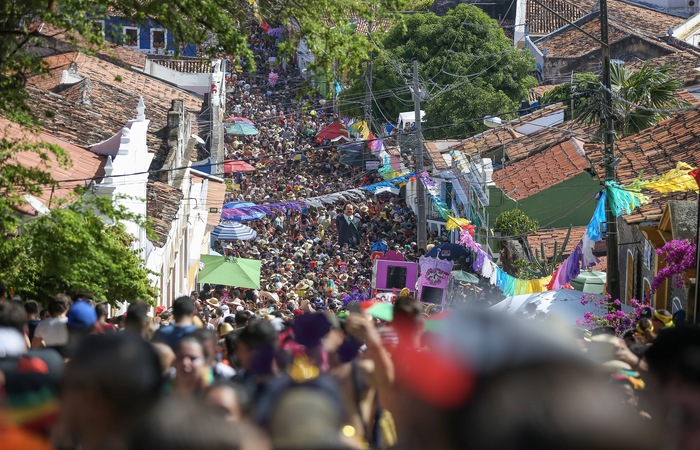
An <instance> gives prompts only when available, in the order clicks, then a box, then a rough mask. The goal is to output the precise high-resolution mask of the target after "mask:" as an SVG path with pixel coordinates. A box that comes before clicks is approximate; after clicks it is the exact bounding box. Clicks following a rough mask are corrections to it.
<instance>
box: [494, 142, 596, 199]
mask: <svg viewBox="0 0 700 450" xmlns="http://www.w3.org/2000/svg"><path fill="white" fill-rule="evenodd" d="M579 145H580V143H578V142H576V141H575V140H574V139H568V140H566V141H564V142H561V143H560V144H556V145H554V146H552V147H550V148H548V149H546V150H543V151H542V152H540V153H537V154H535V155H533V156H530V157H529V158H525V159H522V160H520V161H518V162H516V163H513V164H510V165H508V166H507V167H506V168H503V169H501V170H497V171H495V172H494V174H493V181H494V183H495V184H496V186H498V187H499V188H501V189H502V190H503V192H505V193H506V194H507V195H508V196H509V197H510V198H513V199H515V200H522V199H524V198H527V197H530V196H532V195H534V194H536V193H538V192H542V191H544V190H547V189H549V188H550V187H552V186H554V185H557V184H559V183H561V182H563V181H566V180H568V179H570V178H573V177H575V176H576V175H578V174H580V173H581V172H583V171H584V169H586V168H588V167H590V166H589V163H588V161H587V160H586V158H584V157H583V156H582V155H581V154H580V153H579V152H578V151H577V146H579ZM581 147H582V146H581Z"/></svg>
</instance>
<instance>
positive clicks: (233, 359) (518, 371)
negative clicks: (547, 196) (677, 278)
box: [0, 32, 700, 450]
mask: <svg viewBox="0 0 700 450" xmlns="http://www.w3.org/2000/svg"><path fill="white" fill-rule="evenodd" d="M276 39H277V38H276V37H275V36H273V35H269V34H267V33H264V32H259V33H256V34H254V35H253V37H252V39H251V46H252V48H253V49H254V50H255V54H256V62H257V69H256V71H254V72H251V71H249V70H246V64H244V63H242V62H239V63H235V64H231V65H230V66H231V68H232V72H231V74H230V76H229V86H230V92H229V94H230V98H229V100H228V104H229V107H230V108H231V111H229V113H230V114H231V115H232V116H237V117H242V118H245V119H249V120H250V121H252V122H253V123H254V124H255V126H256V127H258V129H259V130H260V134H258V135H255V136H245V137H242V136H231V137H230V138H229V140H228V142H227V151H228V157H230V158H231V159H239V160H244V161H249V162H251V164H253V165H254V166H255V167H256V170H255V171H254V172H249V173H244V174H235V175H234V177H235V183H234V184H235V185H236V187H235V189H234V190H233V191H232V192H230V193H229V199H228V200H229V201H234V200H244V201H252V202H255V203H275V202H282V201H289V200H292V199H303V198H308V197H312V196H318V195H322V194H328V193H334V192H339V191H342V190H345V189H348V188H353V187H358V186H361V185H365V184H370V183H373V182H375V181H378V180H380V177H379V175H378V174H376V173H374V174H373V173H366V172H359V171H356V170H353V169H351V168H349V167H346V166H343V165H341V164H340V163H339V162H338V153H337V150H336V149H335V148H334V147H333V146H332V145H329V144H328V143H325V145H323V144H322V145H318V143H314V141H313V136H314V135H315V134H316V133H317V132H318V131H319V129H321V128H322V127H323V126H325V125H327V124H328V123H330V122H332V121H333V120H336V118H335V117H333V116H332V114H329V113H328V110H327V109H326V108H325V107H324V105H322V104H321V103H319V102H317V101H316V100H317V99H314V98H308V97H307V98H301V97H295V95H296V93H297V92H298V91H297V89H298V87H297V81H298V80H297V79H295V77H294V75H293V72H292V71H291V70H292V68H293V64H291V63H287V64H288V65H287V67H286V69H284V68H283V67H281V66H280V65H279V64H277V63H276V62H275V61H273V60H271V58H274V56H275V55H276V52H275V48H274V45H275V41H276ZM273 71H274V72H273ZM271 73H274V74H275V76H271V75H270V74H271ZM272 81H274V83H273V82H272ZM293 94H294V95H293ZM294 155H299V158H297V159H296V160H293V159H294V158H293V156H294ZM301 156H303V158H302V157H301ZM247 225H249V226H251V227H252V228H253V229H255V230H256V232H257V237H256V238H255V239H253V240H250V241H243V242H239V241H234V242H226V241H224V242H217V245H218V247H217V249H218V250H219V251H220V252H221V253H223V254H226V255H233V256H236V257H245V258H254V259H260V260H262V262H263V265H262V271H261V289H244V288H236V287H233V286H231V287H229V286H212V285H208V284H204V285H202V286H201V289H200V290H199V291H197V292H193V293H191V294H190V295H189V296H182V297H179V298H177V299H176V300H175V301H174V303H173V304H172V305H171V306H170V307H167V308H166V307H162V306H161V307H157V308H155V310H154V309H153V308H152V307H150V306H149V305H148V304H147V303H145V302H142V301H135V302H133V303H131V304H129V306H128V309H127V311H126V313H125V314H120V315H116V316H113V317H109V314H110V309H109V308H108V307H107V305H105V304H102V303H97V304H96V303H95V301H94V298H93V297H92V295H91V294H90V293H85V292H83V293H75V295H73V296H68V295H65V294H57V295H55V296H54V297H52V298H49V299H43V298H42V299H36V300H31V299H30V300H23V299H21V298H19V297H16V296H14V297H13V296H11V295H10V293H7V292H6V290H5V287H4V286H2V285H0V388H1V389H0V449H26V450H31V449H62V450H71V449H76V450H77V449H81V450H97V449H100V450H102V449H106V450H125V449H129V450H141V449H158V448H167V449H177V450H180V449H182V450H189V449H192V450H194V449H216V450H218V449H222V450H223V449H237V448H242V449H281V450H285V449H289V450H297V449H298V450H301V449H362V448H376V449H384V448H386V449H389V448H395V449H401V450H413V449H416V450H418V449H421V450H423V449H426V448H429V449H436V450H447V449H463V448H470V449H475V450H487V449H489V450H491V449H498V450H510V449H533V450H534V449H537V450H548V449H552V450H554V449H562V448H564V449H581V450H584V449H585V450H591V449H604V450H607V449H610V450H647V449H649V450H652V449H666V448H672V449H678V450H691V449H698V448H700V426H699V425H700V330H699V329H698V328H693V327H689V326H685V325H683V324H680V323H679V324H676V323H675V322H674V320H673V316H672V315H671V314H670V313H669V312H668V311H665V310H653V309H652V308H647V309H645V310H644V311H642V312H641V315H640V317H639V319H638V321H637V322H636V323H635V324H633V327H632V328H630V330H628V331H627V332H626V333H625V334H624V337H618V336H617V335H616V330H614V329H609V328H605V327H598V328H595V329H592V330H587V331H586V332H582V331H580V330H577V329H570V328H566V327H563V326H561V325H560V324H558V323H557V322H556V321H554V320H550V319H548V318H547V317H539V316H536V315H532V316H508V315H505V314H499V313H496V312H493V311H489V310H487V309H485V308H478V307H476V308H475V307H472V308H471V309H469V308H467V307H466V306H465V305H462V303H472V304H474V303H478V302H473V301H470V302H466V301H458V302H453V301H451V303H454V305H453V306H454V308H451V309H446V310H444V311H441V312H440V315H439V316H438V315H435V314H434V313H436V312H438V310H439V308H434V307H425V306H424V305H423V304H421V303H420V302H419V301H417V300H416V299H415V297H414V296H413V295H412V294H411V291H410V290H408V289H404V290H401V291H400V292H397V293H396V295H395V299H394V302H393V308H392V315H391V316H390V317H386V316H382V317H381V318H380V317H379V316H373V315H372V314H371V313H369V312H368V311H370V310H369V309H368V307H371V306H372V305H373V304H375V303H373V302H372V301H371V300H370V299H372V298H373V297H374V293H373V292H372V288H371V279H372V261H373V260H374V259H375V258H378V257H381V256H382V255H385V254H386V253H387V252H394V256H395V257H399V258H404V259H406V260H409V261H415V260H417V258H418V257H419V256H420V255H421V254H422V253H423V252H422V251H421V250H420V249H418V247H417V245H416V239H415V229H416V223H415V217H414V216H413V214H412V211H411V209H410V208H409V207H408V206H407V205H406V202H405V198H404V197H402V196H401V195H395V194H391V193H383V194H380V195H376V196H374V195H369V194H368V195H366V196H365V197H364V198H363V199H361V200H358V199H354V200H351V199H343V200H340V201H338V202H336V203H335V204H328V205H327V206H326V207H322V208H321V207H311V208H308V209H305V210H303V211H296V210H293V209H288V210H286V211H279V212H278V213H277V214H276V215H275V216H266V217H262V218H259V219H258V220H254V221H249V222H247ZM443 239H444V237H443V236H436V235H432V236H430V241H431V245H433V244H436V243H438V242H440V241H442V240H443ZM462 294H463V293H462ZM460 295H461V294H460ZM460 298H462V300H466V297H460ZM431 314H432V315H431Z"/></svg>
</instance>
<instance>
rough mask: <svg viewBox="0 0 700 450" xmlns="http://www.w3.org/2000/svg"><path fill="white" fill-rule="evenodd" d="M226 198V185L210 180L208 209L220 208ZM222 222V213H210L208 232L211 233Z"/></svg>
mask: <svg viewBox="0 0 700 450" xmlns="http://www.w3.org/2000/svg"><path fill="white" fill-rule="evenodd" d="M225 198H226V185H225V184H224V183H219V182H218V181H213V180H209V183H208V184H207V207H208V208H219V211H221V207H222V206H223V205H224V199H225ZM219 222H221V213H220V212H219V213H209V216H208V217H207V230H208V231H211V230H213V229H214V227H215V226H217V225H219Z"/></svg>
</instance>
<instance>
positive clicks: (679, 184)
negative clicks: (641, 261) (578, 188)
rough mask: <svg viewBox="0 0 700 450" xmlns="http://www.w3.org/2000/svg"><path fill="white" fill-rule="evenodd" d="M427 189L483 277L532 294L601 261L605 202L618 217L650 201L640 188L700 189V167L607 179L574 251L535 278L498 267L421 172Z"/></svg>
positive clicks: (471, 229)
mask: <svg viewBox="0 0 700 450" xmlns="http://www.w3.org/2000/svg"><path fill="white" fill-rule="evenodd" d="M419 178H420V180H421V182H423V184H424V186H425V187H426V190H427V191H428V194H429V198H430V199H431V201H432V202H433V205H434V206H435V209H436V210H437V211H438V213H439V214H440V215H441V216H442V217H443V218H444V219H445V220H446V221H447V223H448V225H449V224H450V223H451V224H452V228H450V227H449V226H448V227H447V228H448V230H452V229H455V228H457V227H459V229H460V238H459V240H458V241H457V243H458V244H461V245H464V246H465V247H467V248H470V249H471V250H473V251H474V252H475V253H476V258H475V262H474V264H473V266H472V268H473V270H474V271H475V272H476V273H478V274H480V275H481V276H482V277H483V278H487V279H488V280H489V282H490V283H491V285H494V286H497V287H498V288H499V289H500V290H501V292H503V294H504V295H506V296H509V297H510V296H513V295H520V294H530V293H535V292H543V291H546V290H553V289H559V288H560V287H563V286H566V285H568V284H569V283H570V282H571V280H573V279H574V278H576V277H577V276H579V274H580V271H581V268H582V267H583V268H588V267H591V266H593V265H595V264H596V263H598V258H596V257H595V255H593V248H594V246H595V243H596V242H599V241H602V240H603V238H604V231H605V222H606V219H605V206H606V202H608V201H609V202H610V208H611V210H612V212H613V214H614V215H615V217H619V216H622V215H625V214H630V213H631V212H632V211H633V210H634V209H635V208H637V207H639V206H642V205H645V204H647V203H648V202H649V199H648V197H647V196H646V195H644V194H642V193H641V192H640V190H642V189H647V190H654V191H657V192H660V193H662V194H668V193H671V192H687V191H691V190H692V191H695V192H698V193H700V189H699V188H700V169H694V170H693V168H692V167H691V166H690V165H688V164H686V163H684V162H678V163H677V164H676V167H675V168H673V169H671V170H670V171H668V172H667V173H665V174H664V175H662V176H661V177H659V178H657V179H652V180H648V181H642V180H635V182H633V183H630V184H628V185H620V184H618V183H616V182H607V183H606V184H605V188H604V189H603V190H602V191H601V192H600V193H599V194H598V196H597V199H598V203H597V205H596V208H595V210H594V212H593V217H591V220H590V221H589V223H588V225H587V226H586V232H585V233H584V236H583V238H582V239H581V240H580V241H579V242H578V243H577V244H576V247H575V248H574V250H573V251H572V252H571V254H570V255H569V256H568V257H567V258H566V259H565V260H564V261H562V263H561V264H560V265H559V267H557V269H556V270H555V271H554V273H553V274H552V275H551V276H547V277H544V278H538V279H534V280H524V279H520V278H516V277H513V276H511V275H509V274H507V273H506V272H505V271H503V269H501V268H500V267H498V266H497V265H496V264H495V263H494V262H493V261H492V260H491V256H490V255H489V254H488V253H487V252H486V251H484V250H483V248H482V247H481V244H479V243H477V242H475V241H474V239H473V236H474V227H473V226H471V225H470V223H469V221H468V220H466V219H463V218H459V217H453V216H452V215H451V214H450V212H451V211H450V210H449V209H448V208H447V205H446V204H445V203H444V202H443V201H442V200H440V198H439V189H438V187H437V182H435V180H433V179H431V178H430V177H429V176H428V175H427V174H426V173H423V174H421V175H420V176H419Z"/></svg>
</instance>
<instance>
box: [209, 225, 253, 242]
mask: <svg viewBox="0 0 700 450" xmlns="http://www.w3.org/2000/svg"><path fill="white" fill-rule="evenodd" d="M257 235H258V233H256V232H255V230H253V229H252V228H250V227H247V226H245V225H243V224H240V223H238V222H223V223H222V224H220V225H218V226H217V227H216V228H214V229H213V230H212V232H211V237H212V238H213V239H216V240H217V241H248V240H250V239H255V237H256V236H257Z"/></svg>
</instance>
